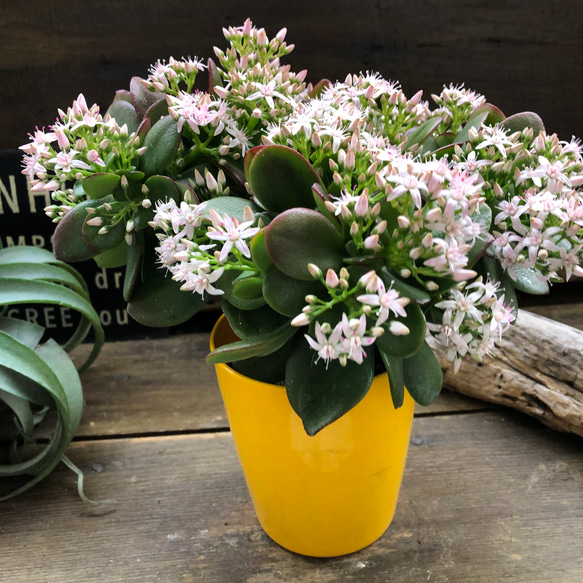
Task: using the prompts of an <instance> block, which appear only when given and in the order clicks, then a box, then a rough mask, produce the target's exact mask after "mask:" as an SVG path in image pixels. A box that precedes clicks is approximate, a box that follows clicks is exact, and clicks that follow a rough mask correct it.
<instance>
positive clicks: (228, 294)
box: [214, 270, 265, 310]
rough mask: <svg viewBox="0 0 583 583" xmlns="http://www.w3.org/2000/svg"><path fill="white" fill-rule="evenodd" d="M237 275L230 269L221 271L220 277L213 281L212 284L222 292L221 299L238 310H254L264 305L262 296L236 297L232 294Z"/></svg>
mask: <svg viewBox="0 0 583 583" xmlns="http://www.w3.org/2000/svg"><path fill="white" fill-rule="evenodd" d="M238 277H239V274H238V272H237V271H235V270H230V271H226V272H225V273H223V275H221V277H220V278H219V279H218V280H217V281H216V282H215V284H214V286H215V287H216V288H217V289H220V290H222V291H223V292H224V294H223V295H222V296H221V299H222V300H223V301H226V302H229V303H230V304H231V305H233V306H235V307H236V308H238V309H239V310H256V309H257V308H260V307H261V306H264V305H265V299H264V298H263V296H261V297H258V298H253V299H243V298H238V297H237V296H235V295H234V294H233V287H234V285H235V281H236V280H237V278H238Z"/></svg>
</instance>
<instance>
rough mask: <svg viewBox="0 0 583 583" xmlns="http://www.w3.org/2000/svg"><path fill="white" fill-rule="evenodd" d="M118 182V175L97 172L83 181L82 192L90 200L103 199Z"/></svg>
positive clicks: (119, 178) (119, 177)
mask: <svg viewBox="0 0 583 583" xmlns="http://www.w3.org/2000/svg"><path fill="white" fill-rule="evenodd" d="M122 103H123V102H122ZM120 181H121V176H119V175H118V174H110V173H108V172H98V173H97V174H91V175H90V176H87V178H85V180H83V190H84V191H85V193H86V194H87V195H89V196H90V197H91V198H104V197H106V196H107V195H108V194H111V193H112V192H113V191H114V190H115V189H116V187H117V186H118V185H119V183H120Z"/></svg>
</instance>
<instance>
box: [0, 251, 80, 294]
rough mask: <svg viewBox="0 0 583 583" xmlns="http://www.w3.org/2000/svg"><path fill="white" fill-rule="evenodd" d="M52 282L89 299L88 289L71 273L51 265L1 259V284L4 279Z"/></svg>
mask: <svg viewBox="0 0 583 583" xmlns="http://www.w3.org/2000/svg"><path fill="white" fill-rule="evenodd" d="M6 277H8V278H17V279H25V280H31V281H32V280H38V281H50V282H52V283H60V284H62V285H66V286H67V287H68V288H70V289H72V290H73V291H76V292H77V293H78V294H79V295H80V296H82V297H84V298H86V299H89V296H88V294H87V289H86V287H85V286H84V285H83V284H82V283H81V282H80V281H79V280H78V279H77V278H76V277H75V276H74V275H73V274H71V273H70V272H69V271H67V270H65V269H63V268H61V267H59V266H58V265H52V264H50V263H7V264H3V263H2V261H1V258H0V282H1V281H2V279H4V278H6Z"/></svg>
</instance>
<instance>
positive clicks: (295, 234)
mask: <svg viewBox="0 0 583 583" xmlns="http://www.w3.org/2000/svg"><path fill="white" fill-rule="evenodd" d="M265 244H266V246H267V251H268V253H269V256H270V257H271V260H272V261H273V263H274V265H275V266H276V267H277V268H278V269H280V270H281V271H283V272H284V273H285V274H286V275H288V276H290V277H293V278H295V279H304V280H312V279H313V278H312V276H311V275H310V272H309V270H308V264H309V263H313V264H315V265H317V266H318V267H319V268H320V269H321V270H322V271H323V272H326V270H327V269H329V268H331V269H334V270H335V271H338V270H339V269H340V267H342V257H343V252H344V241H343V239H342V237H341V236H340V234H339V233H338V231H337V230H336V228H335V227H334V226H333V225H332V223H330V221H329V220H328V219H326V218H325V217H323V216H322V215H321V214H320V213H319V212H317V211H315V210H311V209H307V208H293V209H289V210H287V211H285V212H283V213H281V214H280V215H279V216H277V217H276V218H275V219H274V220H273V221H272V222H271V223H270V224H269V225H268V226H267V227H266V228H265Z"/></svg>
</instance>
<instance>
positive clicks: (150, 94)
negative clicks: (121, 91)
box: [130, 77, 166, 118]
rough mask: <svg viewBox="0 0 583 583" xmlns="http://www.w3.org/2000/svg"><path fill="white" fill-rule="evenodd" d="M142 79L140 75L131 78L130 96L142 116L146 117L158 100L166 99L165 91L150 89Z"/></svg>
mask: <svg viewBox="0 0 583 583" xmlns="http://www.w3.org/2000/svg"><path fill="white" fill-rule="evenodd" d="M142 81H143V80H142V79H141V78H140V77H132V78H131V80H130V96H131V99H132V103H133V105H134V107H135V109H136V111H137V112H138V114H139V116H140V118H142V117H144V116H145V115H146V112H147V111H148V109H150V107H152V105H154V104H155V103H157V102H158V101H160V100H164V101H166V96H165V95H164V93H160V92H158V91H150V90H149V89H148V88H147V87H144V84H143V83H142Z"/></svg>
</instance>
